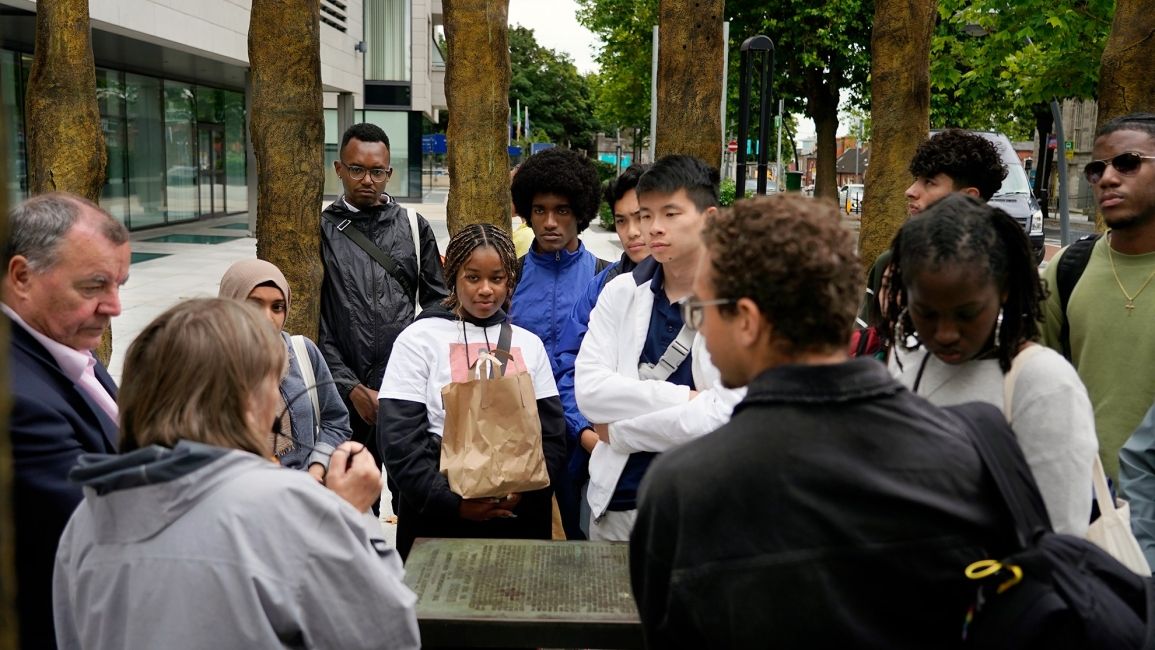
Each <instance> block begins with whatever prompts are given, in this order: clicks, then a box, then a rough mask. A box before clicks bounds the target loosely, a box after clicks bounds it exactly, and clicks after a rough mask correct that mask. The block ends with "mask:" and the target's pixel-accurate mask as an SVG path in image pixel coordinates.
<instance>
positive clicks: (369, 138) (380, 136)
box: [337, 122, 390, 152]
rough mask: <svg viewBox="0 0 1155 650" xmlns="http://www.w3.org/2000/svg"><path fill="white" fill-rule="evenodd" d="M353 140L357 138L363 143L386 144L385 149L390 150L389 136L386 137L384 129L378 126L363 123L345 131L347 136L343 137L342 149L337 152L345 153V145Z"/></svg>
mask: <svg viewBox="0 0 1155 650" xmlns="http://www.w3.org/2000/svg"><path fill="white" fill-rule="evenodd" d="M353 138H356V139H358V140H360V141H361V142H384V143H385V148H386V149H389V148H390V147H389V136H387V135H385V130H384V129H382V128H381V127H379V126H377V125H376V124H370V123H368V122H362V123H360V124H354V125H353V126H351V127H349V128H347V129H345V134H344V135H342V136H341V148H340V149H338V150H337V151H338V152H341V151H344V150H345V145H347V144H349V141H350V140H352V139H353Z"/></svg>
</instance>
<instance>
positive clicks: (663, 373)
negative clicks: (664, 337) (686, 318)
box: [638, 325, 694, 381]
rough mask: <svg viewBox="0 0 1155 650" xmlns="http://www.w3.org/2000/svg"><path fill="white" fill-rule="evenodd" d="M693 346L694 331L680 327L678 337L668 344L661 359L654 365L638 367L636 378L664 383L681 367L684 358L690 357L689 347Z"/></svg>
mask: <svg viewBox="0 0 1155 650" xmlns="http://www.w3.org/2000/svg"><path fill="white" fill-rule="evenodd" d="M693 344H694V330H692V329H690V328H688V327H686V326H685V325H683V326H682V329H681V330H679V331H678V337H677V338H675V339H674V340H673V341H671V342H670V345H669V347H667V348H666V351H665V352H663V353H662V357H661V358H660V359H658V362H657V363H655V364H654V365H652V366H651V365H650V364H648V363H644V364H641V365H640V366H638V376H639V377H640V378H642V379H660V380H662V381H665V380H666V379H669V377H670V375H672V374H674V371H675V370H677V369H678V366H680V365H682V362H683V361H685V360H686V357H688V356H690V346H692V345H693Z"/></svg>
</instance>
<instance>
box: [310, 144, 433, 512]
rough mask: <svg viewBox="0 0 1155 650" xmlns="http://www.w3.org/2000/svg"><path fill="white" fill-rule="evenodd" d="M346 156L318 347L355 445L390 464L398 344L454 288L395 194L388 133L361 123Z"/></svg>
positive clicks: (332, 218)
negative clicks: (386, 395)
mask: <svg viewBox="0 0 1155 650" xmlns="http://www.w3.org/2000/svg"><path fill="white" fill-rule="evenodd" d="M338 155H339V157H338V159H337V160H336V161H334V163H333V167H334V168H335V169H336V172H337V177H338V178H340V179H341V185H342V186H343V187H344V194H343V195H342V196H341V197H340V198H338V199H337V200H336V201H334V202H333V203H332V204H331V205H329V207H327V208H325V210H324V212H322V216H321V260H322V262H323V264H324V269H325V278H324V281H323V282H322V284H321V327H320V336H319V337H318V343H319V344H320V348H321V352H322V353H323V354H324V356H325V362H326V363H328V364H329V370H330V371H332V373H333V381H335V382H336V384H337V390H338V392H339V393H340V394H341V397H342V399H343V400H344V401H345V406H346V407H347V408H348V409H349V414H350V417H349V424H350V425H351V427H352V429H353V438H352V439H353V440H355V441H357V442H361V443H364V444H365V446H366V447H368V448H369V451H370V452H371V453H372V454H373V457H374V459H376V461H377V465H378V466H380V464H381V453H380V451H379V450H378V449H377V435H376V426H377V390H378V389H379V388H380V387H381V378H382V377H383V376H384V374H385V364H386V363H387V362H388V361H389V353H390V352H391V351H392V349H393V341H394V340H395V339H396V338H397V335H398V334H400V333H401V330H402V329H404V328H405V326H406V325H408V324H409V323H410V322H412V321H413V318H414V317H415V315H416V313H417V311H419V309H418V308H419V307H430V306H433V305H434V304H436V303H438V302H440V301H441V300H442V299H444V298H445V297H446V296H447V295H448V292H447V291H446V289H445V280H444V278H443V276H442V272H441V254H440V252H439V251H438V249H437V238H436V237H435V236H434V234H433V229H432V228H430V227H429V222H427V221H426V220H425V217H422V216H421V215H420V214H416V213H414V214H410V213H409V212H408V211H407V210H406V209H405V208H403V207H401V206H400V205H398V204H397V202H396V201H394V200H393V197H391V196H389V195H388V194H386V193H385V185H386V183H388V182H389V177H390V176H391V175H392V173H393V169H392V167H390V154H389V137H388V136H386V135H385V132H384V131H383V130H381V128H380V127H378V126H376V125H374V124H354V125H353V126H351V127H349V129H348V130H347V131H345V134H344V135H343V136H342V137H341V148H340V150H339V154H338ZM414 234H416V237H414ZM419 270H420V272H419ZM394 492H396V490H394ZM373 510H374V512H376V511H377V510H378V507H377V505H374V507H373Z"/></svg>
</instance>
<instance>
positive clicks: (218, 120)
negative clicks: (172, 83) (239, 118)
mask: <svg viewBox="0 0 1155 650" xmlns="http://www.w3.org/2000/svg"><path fill="white" fill-rule="evenodd" d="M224 92H225V91H223V90H220V89H218V88H209V87H207V86H197V87H196V106H197V111H196V118H197V121H198V122H212V123H213V124H223V123H224V121H225V100H224Z"/></svg>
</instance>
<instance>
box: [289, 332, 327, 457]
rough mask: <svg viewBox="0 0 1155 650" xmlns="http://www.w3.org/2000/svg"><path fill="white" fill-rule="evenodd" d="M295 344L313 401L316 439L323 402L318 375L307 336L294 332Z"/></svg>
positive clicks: (302, 374)
mask: <svg viewBox="0 0 1155 650" xmlns="http://www.w3.org/2000/svg"><path fill="white" fill-rule="evenodd" d="M289 342H290V343H292V345H293V355H294V356H296V357H297V367H298V368H300V369H301V379H302V380H304V382H305V386H306V387H307V388H308V390H309V401H310V402H312V403H313V440H316V439H317V437H316V434H317V431H318V430H320V428H321V402H320V401H319V400H318V399H317V377H316V374H315V373H314V372H313V360H312V359H310V358H309V350H308V349H306V347H305V337H303V336H301V335H300V334H294V335H293V336H290V337H289Z"/></svg>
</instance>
